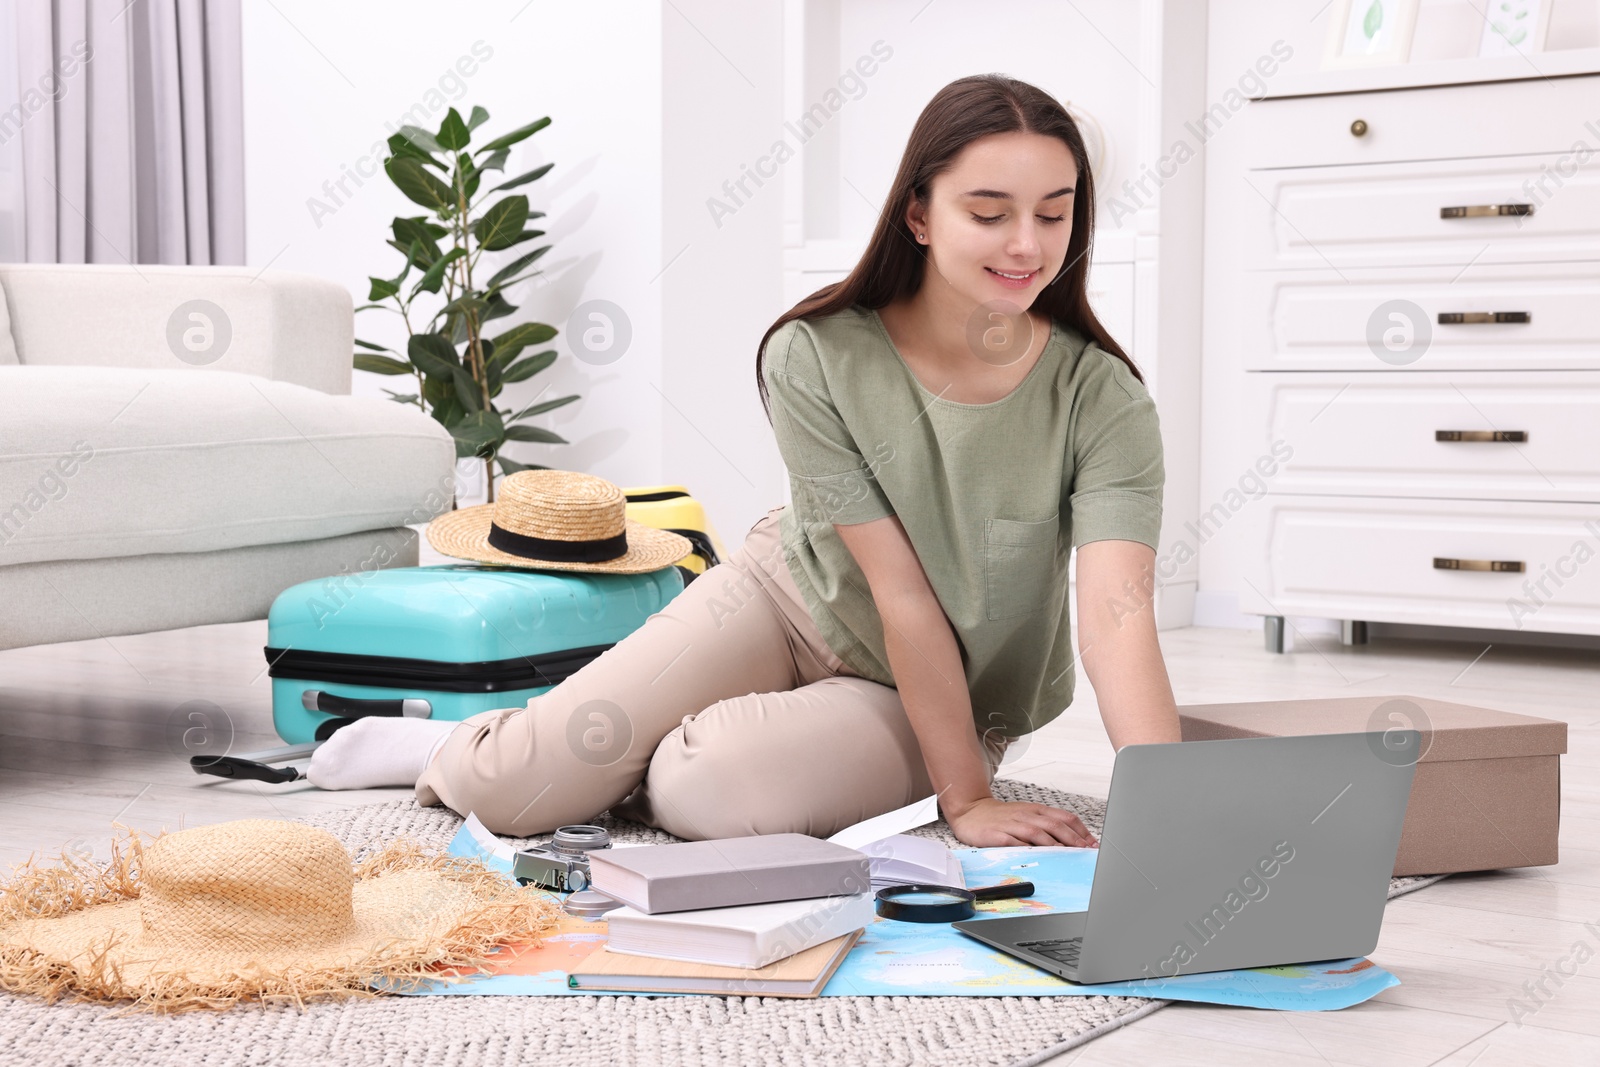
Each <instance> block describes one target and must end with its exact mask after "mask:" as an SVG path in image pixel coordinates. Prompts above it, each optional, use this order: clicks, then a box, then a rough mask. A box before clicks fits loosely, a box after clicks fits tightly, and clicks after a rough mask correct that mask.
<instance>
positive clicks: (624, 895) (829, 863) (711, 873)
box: [589, 833, 872, 914]
mask: <svg viewBox="0 0 1600 1067" xmlns="http://www.w3.org/2000/svg"><path fill="white" fill-rule="evenodd" d="M589 871H590V876H591V881H592V882H593V884H594V888H595V889H597V890H599V891H600V892H601V893H604V894H605V895H606V896H608V897H611V898H613V899H615V900H620V901H622V902H623V903H624V904H627V905H629V906H630V907H632V908H635V909H637V910H639V911H642V912H646V913H648V914H656V913H659V912H668V911H689V910H692V909H695V908H725V907H734V906H737V905H740V904H765V903H767V902H769V901H775V900H800V899H802V898H805V897H828V896H843V895H846V894H850V893H864V892H869V891H870V890H871V889H872V878H871V867H870V864H869V861H868V859H867V856H866V855H865V853H862V852H860V851H859V850H857V849H853V848H847V847H845V846H844V845H840V844H837V843H835V842H833V841H825V840H823V839H822V838H819V837H812V836H810V835H809V834H801V833H785V834H756V835H753V836H750V837H723V838H716V839H714V840H710V841H674V842H672V843H670V844H665V845H640V846H637V847H634V848H608V849H596V850H594V851H592V852H590V853H589Z"/></svg>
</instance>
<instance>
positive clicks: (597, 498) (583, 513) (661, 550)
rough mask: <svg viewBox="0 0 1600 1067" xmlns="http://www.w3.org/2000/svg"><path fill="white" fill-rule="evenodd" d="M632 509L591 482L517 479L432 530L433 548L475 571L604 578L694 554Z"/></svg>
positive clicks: (532, 476) (575, 476) (564, 475)
mask: <svg viewBox="0 0 1600 1067" xmlns="http://www.w3.org/2000/svg"><path fill="white" fill-rule="evenodd" d="M627 507H628V498H627V496H626V494H624V493H623V491H622V490H621V489H620V488H618V487H617V486H616V485H614V484H613V483H611V482H608V481H606V480H605V479H604V478H600V477H597V476H595V475H593V474H581V473H579V472H577V471H554V470H531V471H517V472H516V473H515V474H508V475H506V478H505V481H503V482H501V483H500V496H499V497H498V498H497V499H496V500H495V502H494V503H493V504H479V505H477V506H476V507H470V508H461V509H460V510H457V511H451V512H447V513H446V514H444V515H440V516H439V517H438V518H437V519H434V520H433V521H432V522H430V523H428V530H427V533H428V543H429V544H430V545H432V546H433V547H434V548H436V549H438V550H439V551H440V552H442V553H444V554H445V555H447V556H455V557H457V558H459V559H470V560H474V561H476V562H478V563H494V564H498V565H500V566H503V567H531V568H535V569H538V570H557V571H599V572H602V573H606V574H643V573H645V572H646V571H654V570H660V569H661V568H662V567H667V566H671V565H672V564H674V563H676V562H677V561H678V560H680V559H682V558H683V557H684V556H687V555H688V554H689V553H690V552H691V551H693V549H694V545H693V544H692V543H690V541H689V539H688V538H687V537H683V536H681V535H679V534H675V533H672V532H670V531H668V530H659V529H657V528H656V527H654V526H649V525H646V524H645V523H642V522H639V521H638V520H637V519H630V518H628V516H627Z"/></svg>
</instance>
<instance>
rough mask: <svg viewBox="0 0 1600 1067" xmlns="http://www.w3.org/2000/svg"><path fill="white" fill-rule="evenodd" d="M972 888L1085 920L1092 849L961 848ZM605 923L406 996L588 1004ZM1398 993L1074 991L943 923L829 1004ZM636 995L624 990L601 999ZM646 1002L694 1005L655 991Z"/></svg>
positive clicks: (1184, 981)
mask: <svg viewBox="0 0 1600 1067" xmlns="http://www.w3.org/2000/svg"><path fill="white" fill-rule="evenodd" d="M450 851H451V853H452V854H455V855H461V856H471V857H474V858H477V859H482V860H483V861H484V862H485V863H486V864H488V865H489V866H491V867H494V868H496V869H499V870H501V871H502V872H504V873H506V874H507V875H508V876H509V874H510V869H509V865H508V864H506V863H505V861H504V860H503V859H500V858H498V857H496V856H494V855H492V854H491V853H490V852H488V851H487V850H486V849H485V848H484V847H483V845H482V844H481V843H479V842H478V841H477V840H476V839H475V838H474V837H473V836H472V834H471V833H469V832H468V830H467V829H466V827H463V828H462V830H461V831H460V832H459V833H457V835H456V837H455V838H454V840H452V842H451V844H450ZM952 851H954V852H955V854H956V855H957V856H958V857H959V858H960V860H961V866H962V870H963V872H964V874H965V876H966V883H967V885H968V886H988V885H997V884H1003V883H1008V882H1020V881H1030V882H1032V883H1033V884H1034V887H1035V889H1034V893H1033V895H1032V896H1030V897H1025V898H1013V899H1009V900H994V901H980V902H979V904H978V915H977V918H993V917H999V916H1003V915H1019V914H1028V913H1043V912H1052V911H1082V910H1084V909H1085V908H1086V907H1087V906H1088V903H1089V888H1090V885H1091V883H1092V881H1093V878H1094V865H1095V859H1096V857H1097V856H1098V854H1099V853H1098V851H1097V850H1096V849H1085V848H1068V847H1065V846H1057V847H1040V846H1028V847H1013V848H961V849H953V850H952ZM605 939H606V924H605V922H604V921H599V922H589V921H586V920H582V919H577V918H573V917H570V916H566V915H563V916H562V924H561V926H560V927H559V928H558V929H557V930H556V931H555V932H553V933H549V934H546V935H545V937H544V939H543V941H542V942H541V943H540V944H538V945H534V946H531V947H519V948H515V949H507V950H504V955H505V962H504V964H503V965H501V966H499V967H496V968H495V969H494V970H493V971H492V973H489V974H484V975H478V976H472V977H469V978H467V979H466V980H463V981H460V982H444V981H440V982H434V983H430V984H429V985H426V986H424V987H422V988H419V989H417V990H415V991H410V992H411V995H422V996H426V995H468V996H485V995H508V996H540V995H547V996H592V995H594V993H593V992H592V991H590V990H573V989H569V988H568V986H567V973H568V972H569V971H570V970H572V969H573V968H575V967H576V966H578V965H579V964H581V963H582V961H583V959H584V958H585V957H586V956H588V955H589V953H590V952H592V951H594V949H595V948H596V947H598V946H599V945H600V944H602V943H604V941H605ZM1399 984H1400V980H1399V979H1398V978H1396V977H1395V976H1394V975H1393V974H1391V973H1389V972H1388V971H1386V970H1384V969H1383V968H1382V967H1379V966H1377V965H1376V964H1374V963H1372V962H1371V961H1370V960H1367V959H1364V958H1356V959H1347V960H1325V961H1322V962H1319V963H1310V964H1301V965H1296V966H1287V967H1257V968H1251V969H1249V970H1238V971H1214V972H1209V973H1203V974H1187V975H1178V976H1175V977H1161V978H1148V979H1138V980H1135V981H1128V982H1108V983H1103V984H1099V985H1079V984H1077V983H1074V982H1069V981H1067V980H1066V979H1063V978H1058V977H1056V976H1055V975H1053V974H1050V973H1049V972H1047V971H1044V970H1041V969H1039V968H1037V967H1034V966H1033V965H1032V964H1030V963H1028V962H1027V961H1025V960H1022V959H1019V958H1017V957H1014V956H1010V955H1007V954H1006V953H1004V952H1001V951H999V950H997V949H992V948H990V947H989V946H987V945H985V944H984V943H982V942H981V941H977V940H975V939H973V938H970V937H968V936H966V935H965V934H962V933H961V932H960V931H958V930H955V929H953V928H951V927H950V926H948V925H947V924H943V923H909V922H898V921H896V920H893V919H882V918H879V919H875V920H874V921H873V922H872V924H871V925H869V926H868V927H867V928H866V930H865V932H863V934H862V935H861V937H860V939H859V940H858V941H857V942H856V944H855V946H854V947H853V948H852V949H851V950H850V952H849V954H848V955H847V956H846V957H845V959H844V961H843V962H842V963H841V964H840V965H839V969H838V970H837V971H835V972H834V974H833V976H832V977H831V978H830V979H829V980H828V983H827V985H826V986H824V987H823V990H822V993H821V995H822V996H825V997H830V996H963V997H973V996H996V997H1002V996H1004V997H1042V996H1138V997H1155V998H1159V999H1162V1000H1186V1001H1198V1002H1203V1003H1208V1004H1227V1005H1235V1006H1240V1007H1257V1008H1275V1009H1282V1010H1292V1011H1328V1010H1334V1009H1338V1008H1345V1007H1349V1006H1350V1005H1352V1004H1359V1003H1361V1002H1362V1001H1364V1000H1368V999H1370V998H1371V997H1373V996H1375V995H1377V994H1378V993H1380V992H1382V991H1383V990H1385V989H1388V988H1389V987H1391V986H1396V985H1399ZM605 995H615V996H627V995H630V994H628V993H625V992H617V993H615V994H610V993H608V994H605ZM637 995H640V996H697V995H702V994H675V993H651V994H637Z"/></svg>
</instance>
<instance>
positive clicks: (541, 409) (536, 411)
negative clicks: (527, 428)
mask: <svg viewBox="0 0 1600 1067" xmlns="http://www.w3.org/2000/svg"><path fill="white" fill-rule="evenodd" d="M581 399H582V397H577V396H564V397H561V398H560V399H558V400H546V401H545V402H544V403H542V404H529V405H528V406H527V407H525V408H523V409H522V410H521V411H519V412H517V413H516V414H515V415H512V416H511V417H510V418H508V419H506V422H507V423H512V422H516V421H518V420H519V419H531V418H533V416H535V415H543V414H544V413H545V412H547V411H554V410H555V409H556V408H560V407H566V406H567V405H568V404H570V403H572V402H573V401H574V400H581Z"/></svg>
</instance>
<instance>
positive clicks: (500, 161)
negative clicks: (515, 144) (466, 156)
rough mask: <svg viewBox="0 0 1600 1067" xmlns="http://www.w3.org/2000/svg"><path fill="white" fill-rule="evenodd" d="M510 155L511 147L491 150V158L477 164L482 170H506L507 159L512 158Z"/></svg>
mask: <svg viewBox="0 0 1600 1067" xmlns="http://www.w3.org/2000/svg"><path fill="white" fill-rule="evenodd" d="M510 156H511V150H510V149H509V148H502V149H500V151H498V152H491V153H490V154H489V158H488V159H486V160H484V161H483V162H482V163H479V164H477V167H478V169H479V170H480V171H484V170H505V169H506V160H507V159H508V158H510Z"/></svg>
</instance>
